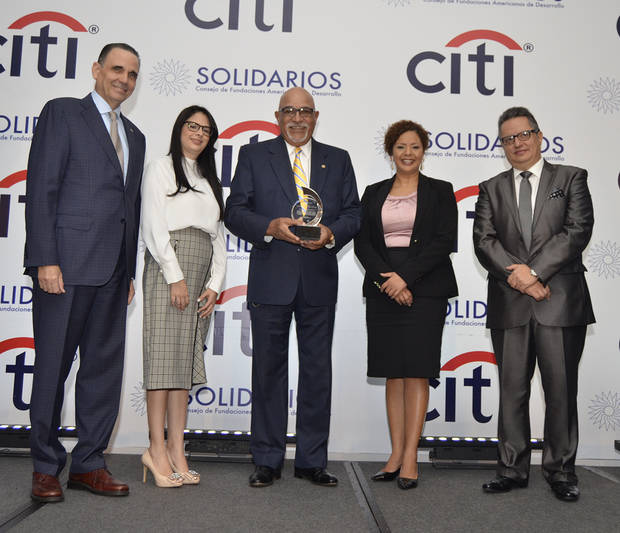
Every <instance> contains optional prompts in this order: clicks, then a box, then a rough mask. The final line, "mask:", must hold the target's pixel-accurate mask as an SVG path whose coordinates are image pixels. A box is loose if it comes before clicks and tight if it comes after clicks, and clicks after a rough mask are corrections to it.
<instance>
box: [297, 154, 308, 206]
mask: <svg viewBox="0 0 620 533" xmlns="http://www.w3.org/2000/svg"><path fill="white" fill-rule="evenodd" d="M293 177H294V178H295V188H296V189H297V196H299V203H300V204H301V208H302V209H303V211H304V213H305V212H306V209H307V208H308V202H307V201H306V197H305V196H304V193H303V191H302V190H301V188H302V187H308V178H306V173H305V172H304V167H303V166H302V164H301V148H299V147H297V148H295V161H293Z"/></svg>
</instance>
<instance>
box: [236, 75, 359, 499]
mask: <svg viewBox="0 0 620 533" xmlns="http://www.w3.org/2000/svg"><path fill="white" fill-rule="evenodd" d="M275 116H276V119H277V121H278V124H279V126H280V131H281V136H280V137H278V138H276V139H272V140H269V141H265V142H261V143H257V144H250V145H246V146H244V147H243V148H241V150H240V152H239V159H238V163H237V169H236V171H235V176H234V179H233V182H232V185H231V191H230V196H229V197H228V201H227V203H226V213H225V224H226V227H227V228H228V229H229V230H230V231H232V232H233V233H234V234H236V235H238V236H239V237H241V238H242V239H245V240H246V241H249V242H251V243H252V251H251V253H250V267H249V278H248V308H249V310H250V317H251V320H252V339H253V351H252V357H253V359H252V425H251V426H252V427H251V438H250V448H251V452H252V455H253V458H254V464H255V465H256V468H255V471H254V473H253V474H252V475H251V476H250V485H251V486H252V487H264V486H268V485H271V484H272V483H273V480H274V478H275V479H279V478H280V471H281V467H282V462H283V461H284V452H285V444H286V426H287V417H288V411H287V398H288V338H289V329H290V324H291V318H292V315H293V314H294V315H295V322H296V327H297V344H298V347H299V382H298V392H297V431H296V433H297V449H296V455H295V476H296V477H300V478H305V479H309V480H310V481H312V482H314V483H316V484H318V485H323V486H334V485H336V484H337V483H338V480H337V479H336V477H335V476H333V475H332V474H330V473H329V472H327V471H326V469H325V468H326V466H327V439H328V436H329V419H330V407H331V385H332V382H331V381H332V380H331V376H332V374H331V346H332V336H333V330H334V312H335V304H336V296H337V293H338V263H337V257H336V254H337V253H338V251H339V250H340V249H341V248H342V247H343V246H344V245H345V244H346V243H348V242H349V241H350V240H351V239H352V238H353V237H354V236H355V234H356V233H357V232H358V230H359V226H360V215H361V213H360V204H359V198H358V194H357V185H356V182H355V174H354V172H353V167H352V165H351V159H350V158H349V154H348V153H347V152H345V151H344V150H341V149H339V148H335V147H333V146H328V145H325V144H322V143H319V142H317V141H315V140H314V139H312V133H313V131H314V127H315V125H316V120H317V118H318V116H319V112H318V111H316V110H315V107H314V100H313V99H312V96H310V94H309V93H308V92H307V91H306V90H304V89H302V88H299V87H295V88H293V89H290V90H288V91H286V92H285V93H284V94H283V95H282V98H281V99H280V106H279V109H278V111H276V112H275ZM293 168H295V174H297V177H298V178H299V177H300V175H301V177H302V178H303V179H304V180H306V185H308V186H309V187H310V188H311V189H313V190H314V191H316V192H317V193H318V195H319V196H320V197H321V200H322V202H323V210H324V211H323V218H322V221H321V224H320V225H319V228H320V236H319V238H318V240H314V241H313V240H301V239H300V238H299V237H298V236H297V235H296V234H295V232H294V231H291V228H292V229H295V228H294V226H298V225H300V224H301V222H300V221H299V220H293V219H292V218H291V207H292V206H293V205H294V204H295V203H296V202H297V201H298V200H299V194H298V190H297V189H298V187H299V182H298V183H296V181H295V179H294V172H293ZM307 180H309V183H307ZM296 185H297V187H296Z"/></svg>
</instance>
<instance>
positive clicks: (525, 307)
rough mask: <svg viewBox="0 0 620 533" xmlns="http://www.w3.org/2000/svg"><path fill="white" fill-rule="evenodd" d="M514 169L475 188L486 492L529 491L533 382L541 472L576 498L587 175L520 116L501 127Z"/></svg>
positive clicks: (560, 493) (513, 112) (587, 304)
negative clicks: (490, 377)
mask: <svg viewBox="0 0 620 533" xmlns="http://www.w3.org/2000/svg"><path fill="white" fill-rule="evenodd" d="M498 127H499V139H500V142H501V143H502V145H503V147H504V153H505V154H506V159H507V160H508V162H509V163H510V165H511V166H512V168H511V169H509V170H507V171H505V172H501V173H500V174H498V175H497V176H495V177H493V178H491V179H489V180H487V181H484V182H483V183H481V184H480V193H479V195H478V201H477V203H476V216H475V218H474V248H475V251H476V256H477V257H478V260H479V261H480V264H481V265H482V266H483V267H484V268H485V269H486V270H487V271H488V273H489V276H488V299H487V305H488V312H487V327H488V328H489V329H490V330H491V339H492V341H493V349H494V351H495V358H496V359H497V366H498V370H499V388H500V402H499V415H498V435H499V444H498V446H497V448H498V456H499V457H498V465H497V477H496V478H495V479H493V480H491V481H489V482H488V483H485V484H484V485H483V486H482V488H483V490H484V491H485V492H490V493H498V492H508V491H510V490H512V489H513V488H519V487H521V488H523V487H526V486H527V484H528V480H529V470H530V455H531V450H530V416H529V413H530V410H529V398H530V381H531V379H532V376H533V374H534V369H535V367H536V363H538V368H539V370H540V376H541V381H542V386H543V389H544V393H545V406H546V407H545V429H544V433H545V442H544V448H543V455H542V468H543V474H544V476H545V479H546V480H547V482H548V483H549V485H550V486H551V489H552V490H553V492H554V494H555V495H556V496H557V497H558V498H559V499H560V500H563V501H575V500H577V499H578V498H579V489H578V487H577V476H576V474H575V457H576V455H577V442H578V423H577V371H578V368H579V360H580V359H581V354H582V351H583V347H584V342H585V338H586V327H587V325H588V324H592V323H593V322H594V313H593V311H592V303H591V301H590V293H589V292H588V286H587V284H586V280H585V277H584V272H585V270H586V269H585V267H584V266H583V262H582V260H581V254H582V252H583V251H584V249H585V248H586V246H587V245H588V242H589V241H590V237H591V235H592V226H593V224H594V214H593V208H592V199H591V197H590V191H589V190H588V183H587V177H588V173H587V171H586V170H584V169H582V168H577V167H572V166H566V165H552V164H551V163H548V162H547V161H545V160H544V159H543V158H542V156H541V147H542V141H543V134H542V132H541V131H540V128H539V127H538V123H537V122H536V119H535V118H534V116H533V115H532V113H530V112H529V111H528V110H527V109H526V108H524V107H511V108H510V109H507V110H506V111H504V113H502V115H501V116H500V118H499V123H498Z"/></svg>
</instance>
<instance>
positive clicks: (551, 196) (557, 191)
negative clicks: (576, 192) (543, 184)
mask: <svg viewBox="0 0 620 533" xmlns="http://www.w3.org/2000/svg"><path fill="white" fill-rule="evenodd" d="M554 198H564V191H563V190H562V189H555V190H553V191H551V193H550V194H549V199H550V200H552V199H554Z"/></svg>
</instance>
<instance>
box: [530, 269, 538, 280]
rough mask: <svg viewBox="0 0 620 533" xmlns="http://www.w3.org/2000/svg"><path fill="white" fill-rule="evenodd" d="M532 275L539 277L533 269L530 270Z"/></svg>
mask: <svg viewBox="0 0 620 533" xmlns="http://www.w3.org/2000/svg"><path fill="white" fill-rule="evenodd" d="M530 274H531V275H532V276H534V277H535V278H537V277H538V274H536V271H535V270H534V269H533V268H530Z"/></svg>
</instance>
